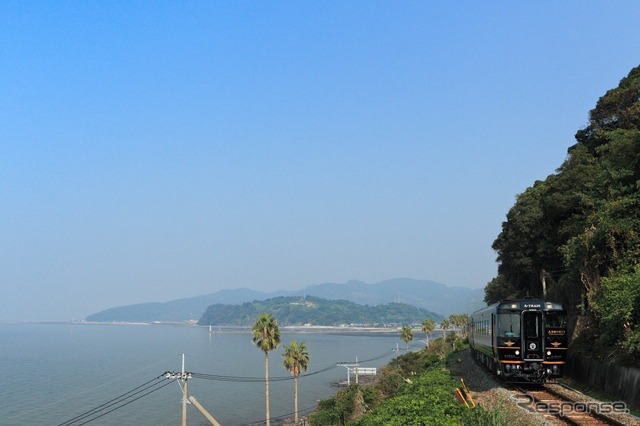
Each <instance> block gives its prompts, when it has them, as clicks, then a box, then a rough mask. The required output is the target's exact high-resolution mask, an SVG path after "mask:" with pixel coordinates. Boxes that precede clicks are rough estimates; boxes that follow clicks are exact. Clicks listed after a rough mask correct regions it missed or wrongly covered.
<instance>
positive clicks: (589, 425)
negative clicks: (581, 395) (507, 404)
mask: <svg viewBox="0 0 640 426" xmlns="http://www.w3.org/2000/svg"><path fill="white" fill-rule="evenodd" d="M513 390H514V391H516V392H517V395H516V398H517V399H518V405H519V406H520V407H521V408H524V409H526V410H528V411H535V412H538V413H539V414H541V415H543V416H544V417H545V418H546V419H548V420H550V421H551V422H553V423H555V424H569V425H579V426H599V425H615V426H625V425H628V424H629V423H627V422H621V421H619V420H616V419H614V418H612V417H610V416H607V414H606V413H612V412H616V410H621V409H624V408H623V407H622V406H617V405H616V404H620V403H603V402H597V401H576V400H573V399H571V398H569V397H567V396H566V395H563V394H561V393H559V392H558V391H556V390H554V389H553V388H551V387H550V386H545V385H528V386H526V387H525V386H516V387H514V388H513ZM625 408H626V407H625ZM618 412H619V411H618Z"/></svg>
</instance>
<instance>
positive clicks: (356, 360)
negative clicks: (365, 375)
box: [356, 357, 358, 385]
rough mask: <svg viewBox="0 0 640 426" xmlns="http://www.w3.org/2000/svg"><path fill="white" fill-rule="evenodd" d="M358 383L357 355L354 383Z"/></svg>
mask: <svg viewBox="0 0 640 426" xmlns="http://www.w3.org/2000/svg"><path fill="white" fill-rule="evenodd" d="M357 384H358V357H356V385H357Z"/></svg>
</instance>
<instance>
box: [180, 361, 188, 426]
mask: <svg viewBox="0 0 640 426" xmlns="http://www.w3.org/2000/svg"><path fill="white" fill-rule="evenodd" d="M181 372H182V379H181V380H182V426H187V378H186V377H185V374H184V354H182V371H181Z"/></svg>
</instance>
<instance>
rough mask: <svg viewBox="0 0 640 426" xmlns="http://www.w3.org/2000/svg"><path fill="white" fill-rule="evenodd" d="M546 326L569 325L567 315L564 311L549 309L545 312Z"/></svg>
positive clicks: (560, 326)
mask: <svg viewBox="0 0 640 426" xmlns="http://www.w3.org/2000/svg"><path fill="white" fill-rule="evenodd" d="M544 326H545V327H546V328H564V327H566V326H567V316H566V315H565V313H564V312H559V311H549V312H545V314H544Z"/></svg>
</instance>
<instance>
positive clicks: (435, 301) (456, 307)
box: [86, 278, 484, 322]
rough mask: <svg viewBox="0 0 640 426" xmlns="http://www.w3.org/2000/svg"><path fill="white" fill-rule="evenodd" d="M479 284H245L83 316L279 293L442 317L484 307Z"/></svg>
mask: <svg viewBox="0 0 640 426" xmlns="http://www.w3.org/2000/svg"><path fill="white" fill-rule="evenodd" d="M483 294H484V293H483V290H482V289H481V288H466V287H448V286H446V285H444V284H440V283H437V282H435V281H428V280H414V279H410V278H395V279H390V280H386V281H382V282H379V283H374V284H369V283H365V282H362V281H355V280H352V281H348V282H346V283H341V284H338V283H324V284H317V285H311V286H306V287H304V288H300V289H299V290H293V291H284V290H283V291H275V292H269V293H265V292H260V291H256V290H250V289H246V288H238V289H233V290H230V289H227V290H220V291H217V292H215V293H211V294H207V295H202V296H195V297H189V298H186V299H178V300H171V301H168V302H155V303H139V304H136V305H127V306H118V307H113V308H109V309H105V310H104V311H100V312H96V313H94V314H91V315H89V316H88V317H87V318H86V320H87V321H97V322H110V321H120V322H126V321H130V322H152V321H160V322H184V321H190V320H196V319H198V318H200V317H201V316H202V313H203V312H204V311H205V310H206V309H207V306H210V305H213V304H217V303H219V304H227V305H239V304H241V303H245V302H251V301H253V300H265V299H270V298H274V297H280V296H292V297H293V296H295V297H299V298H300V297H303V296H304V295H307V296H317V297H321V298H323V299H329V300H349V301H351V302H354V303H357V304H360V305H380V304H384V303H388V302H390V301H394V302H397V303H404V304H407V305H411V306H416V307H418V308H423V309H426V310H428V311H432V312H437V313H438V314H441V315H444V316H448V315H450V314H456V313H471V312H473V311H475V310H476V309H478V308H480V307H482V306H484V303H483V302H482V296H483Z"/></svg>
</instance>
